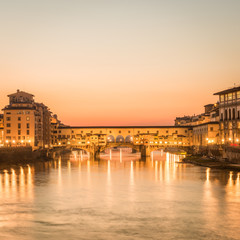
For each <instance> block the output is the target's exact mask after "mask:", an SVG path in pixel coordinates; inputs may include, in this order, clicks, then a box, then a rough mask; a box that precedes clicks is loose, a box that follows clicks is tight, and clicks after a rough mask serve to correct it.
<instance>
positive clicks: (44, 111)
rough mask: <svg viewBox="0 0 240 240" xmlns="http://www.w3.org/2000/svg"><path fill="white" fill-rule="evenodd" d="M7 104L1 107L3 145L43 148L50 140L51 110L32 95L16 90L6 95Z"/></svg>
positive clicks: (47, 145) (48, 144)
mask: <svg viewBox="0 0 240 240" xmlns="http://www.w3.org/2000/svg"><path fill="white" fill-rule="evenodd" d="M8 97H9V105H7V106H6V107H5V108H4V109H3V116H4V117H3V122H4V134H3V142H4V146H11V147H16V146H31V147H33V148H45V147H49V146H50V140H51V122H50V118H51V112H50V111H49V109H48V107H47V106H45V105H44V104H43V103H37V102H35V101H34V95H32V94H29V93H26V92H23V91H20V90H17V92H16V93H14V94H10V95H8Z"/></svg>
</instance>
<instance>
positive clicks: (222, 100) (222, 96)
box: [220, 92, 240, 102]
mask: <svg viewBox="0 0 240 240" xmlns="http://www.w3.org/2000/svg"><path fill="white" fill-rule="evenodd" d="M239 93H240V92H239ZM220 102H224V95H220Z"/></svg>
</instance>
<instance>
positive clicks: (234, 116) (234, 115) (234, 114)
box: [232, 108, 236, 120]
mask: <svg viewBox="0 0 240 240" xmlns="http://www.w3.org/2000/svg"><path fill="white" fill-rule="evenodd" d="M232 117H233V120H234V119H235V118H236V113H235V108H233V116H232Z"/></svg>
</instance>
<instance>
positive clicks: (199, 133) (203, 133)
mask: <svg viewBox="0 0 240 240" xmlns="http://www.w3.org/2000/svg"><path fill="white" fill-rule="evenodd" d="M219 143H220V140H219V122H208V123H203V124H200V125H197V126H194V127H193V134H192V145H194V146H208V145H215V144H219Z"/></svg>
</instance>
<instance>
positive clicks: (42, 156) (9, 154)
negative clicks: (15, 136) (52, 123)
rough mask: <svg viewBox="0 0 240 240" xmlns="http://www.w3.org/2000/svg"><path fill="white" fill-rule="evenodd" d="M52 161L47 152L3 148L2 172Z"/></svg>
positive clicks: (1, 158) (0, 166) (0, 159)
mask: <svg viewBox="0 0 240 240" xmlns="http://www.w3.org/2000/svg"><path fill="white" fill-rule="evenodd" d="M52 159H53V158H52V156H51V154H49V152H48V151H47V150H36V151H32V148H1V150H0V171H2V170H10V169H11V168H14V167H18V166H23V165H27V164H32V163H35V162H45V161H50V160H52Z"/></svg>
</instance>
